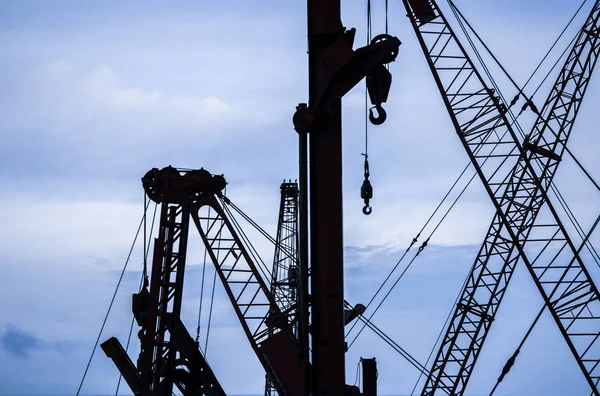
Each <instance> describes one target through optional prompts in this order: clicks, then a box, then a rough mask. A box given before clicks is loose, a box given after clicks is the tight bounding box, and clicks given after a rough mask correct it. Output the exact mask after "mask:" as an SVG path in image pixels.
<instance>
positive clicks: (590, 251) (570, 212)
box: [551, 185, 600, 267]
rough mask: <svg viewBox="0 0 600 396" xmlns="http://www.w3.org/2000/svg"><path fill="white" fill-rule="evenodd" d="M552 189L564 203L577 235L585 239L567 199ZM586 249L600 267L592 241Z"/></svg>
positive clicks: (555, 189)
mask: <svg viewBox="0 0 600 396" xmlns="http://www.w3.org/2000/svg"><path fill="white" fill-rule="evenodd" d="M551 187H552V192H554V194H555V195H556V197H557V198H558V200H559V202H560V201H562V203H564V206H563V208H565V211H566V212H567V217H569V220H571V223H573V224H575V225H576V226H575V230H576V231H577V234H578V235H579V237H580V238H582V239H583V236H584V232H583V227H581V224H580V223H579V221H577V219H576V218H575V214H574V213H573V211H572V210H571V208H570V206H569V204H568V203H567V201H566V199H565V198H564V197H563V195H562V194H561V193H560V191H558V189H557V188H556V187H555V186H554V185H552V186H551ZM562 203H561V205H562ZM586 248H587V250H588V252H589V253H590V255H591V256H592V259H594V262H595V263H596V265H598V266H599V267H600V261H599V258H600V256H598V252H597V251H596V248H595V247H594V245H592V243H591V242H590V241H588V242H587V244H586Z"/></svg>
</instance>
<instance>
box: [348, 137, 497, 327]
mask: <svg viewBox="0 0 600 396" xmlns="http://www.w3.org/2000/svg"><path fill="white" fill-rule="evenodd" d="M507 133H508V131H505V132H504V134H503V135H502V137H501V139H502V138H504V136H505V135H506V134H507ZM497 147H498V143H497V144H496V145H495V147H494V148H493V149H492V151H491V152H492V153H493V152H494V150H495V149H496V148H497ZM488 159H489V158H486V159H485V160H484V161H483V164H485V163H486V162H487V161H488ZM470 166H471V163H470V162H469V163H468V164H467V166H466V167H465V168H464V169H463V171H462V172H461V174H460V175H459V176H458V178H457V179H456V180H455V181H454V184H452V186H451V187H450V190H448V192H447V193H446V195H445V196H444V198H442V201H441V202H440V203H439V204H438V206H437V207H436V209H435V210H434V211H433V213H432V214H431V216H430V217H429V219H428V220H427V222H426V223H425V225H424V226H423V227H422V228H421V230H420V231H419V233H418V234H417V236H416V237H415V238H413V240H412V241H411V243H410V245H409V246H408V248H407V249H406V250H405V251H404V253H403V254H402V256H401V257H400V259H399V260H398V261H397V262H396V265H394V267H393V268H392V270H391V271H390V273H389V274H388V276H387V277H386V278H385V280H384V281H383V283H382V284H381V286H380V287H379V289H377V291H376V292H375V295H373V297H372V298H371V299H370V300H369V303H368V304H367V305H366V308H368V307H369V306H370V305H371V304H372V303H373V300H375V298H376V297H377V295H378V294H379V293H380V292H381V290H382V289H383V287H384V286H385V284H386V283H387V282H388V280H389V279H390V277H391V276H392V275H393V273H394V272H395V271H396V269H397V268H398V266H399V265H400V263H401V262H402V261H403V260H404V257H405V256H406V254H407V253H408V251H409V250H410V249H411V248H412V246H413V245H414V244H415V243H416V242H417V240H418V238H419V237H420V236H421V233H422V232H423V231H424V230H425V228H426V227H427V225H428V224H429V223H430V221H431V220H432V219H433V217H434V215H435V214H436V213H437V211H438V210H439V209H440V207H441V206H442V204H443V203H444V202H445V200H446V199H447V198H448V196H449V195H450V193H451V192H452V190H453V189H454V187H455V186H456V185H457V183H458V182H459V180H460V179H461V178H462V177H463V175H464V173H465V172H466V171H467V169H468V168H469V167H470ZM475 176H477V173H476V172H475V173H473V175H472V176H471V178H470V179H469V181H468V183H467V184H466V185H465V186H464V187H463V189H462V190H461V192H460V193H459V195H458V196H457V198H455V200H454V202H453V203H452V204H451V205H450V207H449V209H447V210H446V213H445V214H444V215H443V216H442V219H441V220H440V221H438V223H437V225H436V226H435V228H434V230H433V232H431V233H430V235H429V237H428V238H427V241H429V239H431V237H432V236H433V234H434V233H435V231H436V230H437V229H438V228H439V227H440V225H441V223H442V222H443V221H444V219H445V218H446V217H447V216H448V214H449V213H450V211H451V210H452V209H453V208H454V206H455V205H456V203H457V201H458V199H460V198H461V197H462V195H463V194H464V193H465V191H466V190H467V188H468V187H469V186H470V185H471V183H472V182H473V180H474V179H475ZM426 244H427V242H425V245H426ZM409 265H410V264H409ZM406 269H408V267H407V268H406ZM406 269H405V271H404V272H406ZM398 280H399V279H398ZM398 280H397V281H396V283H398ZM396 283H394V285H395V284H396ZM392 288H393V286H392ZM390 291H391V290H390ZM388 294H389V292H388ZM386 296H387V295H386ZM357 324H358V322H354V324H353V325H352V327H350V330H348V333H347V334H346V337H348V336H349V335H350V333H351V332H352V330H353V329H354V328H355V327H356V325H357ZM363 329H364V326H363ZM361 332H362V329H361ZM359 334H360V332H359ZM355 339H356V338H355Z"/></svg>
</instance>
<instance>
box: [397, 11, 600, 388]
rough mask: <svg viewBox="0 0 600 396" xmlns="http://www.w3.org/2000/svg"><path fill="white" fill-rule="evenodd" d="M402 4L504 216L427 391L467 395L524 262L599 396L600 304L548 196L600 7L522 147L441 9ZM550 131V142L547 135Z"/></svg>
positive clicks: (594, 46)
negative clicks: (500, 307)
mask: <svg viewBox="0 0 600 396" xmlns="http://www.w3.org/2000/svg"><path fill="white" fill-rule="evenodd" d="M403 3H404V6H405V8H406V9H407V11H408V16H409V18H410V20H411V23H412V26H413V28H414V31H415V33H416V34H417V38H418V39H419V42H420V44H421V47H422V49H423V52H424V54H425V56H426V59H427V62H428V64H429V66H430V69H431V71H432V73H433V76H434V78H435V81H436V84H437V86H438V88H439V90H440V93H441V94H442V97H443V99H444V103H445V105H446V107H447V109H448V112H449V114H450V117H451V120H452V122H453V124H454V127H455V129H456V131H457V133H458V136H459V138H460V140H461V143H462V144H463V146H464V148H465V150H466V151H467V154H468V155H469V158H470V160H471V162H472V164H473V165H474V167H475V169H476V171H477V173H478V175H479V176H480V178H481V180H482V182H483V183H484V186H485V188H486V191H487V192H488V194H489V195H490V198H491V199H492V202H493V204H494V206H495V207H496V211H497V214H496V217H495V219H494V221H493V223H492V225H491V227H490V230H489V232H488V236H487V237H486V240H485V242H484V245H483V246H482V248H481V250H480V253H479V254H478V258H477V260H476V263H475V266H474V268H473V270H472V272H471V275H470V277H469V280H468V284H467V287H466V288H465V291H464V293H463V296H462V299H461V302H460V303H459V304H458V306H457V308H456V311H455V312H454V317H453V320H452V322H451V325H450V327H449V328H448V331H447V333H446V336H445V338H444V341H443V343H442V346H441V348H440V351H439V353H438V355H437V357H436V361H435V363H434V365H433V367H432V370H431V373H430V375H429V376H428V378H427V380H426V383H425V387H424V389H423V392H422V393H423V394H424V395H430V394H435V393H436V391H437V390H438V389H439V390H440V391H441V392H443V393H446V394H453V395H454V394H457V395H459V394H462V393H463V392H464V388H465V386H466V383H467V381H468V379H469V376H470V374H471V371H472V369H473V366H474V364H475V361H476V359H477V356H478V353H479V351H480V349H481V346H482V344H483V342H484V340H485V337H486V335H487V331H488V330H489V327H490V325H491V322H492V321H493V318H494V314H495V312H496V310H497V308H498V305H499V304H500V301H501V298H502V296H503V294H504V291H505V289H506V286H507V284H508V282H509V280H510V277H511V275H512V271H513V269H514V266H515V265H516V263H517V261H518V260H519V258H520V259H521V260H522V261H523V262H524V263H525V265H526V267H527V269H528V271H529V272H530V274H531V275H532V277H533V280H534V281H535V283H536V285H537V287H538V289H539V291H540V293H541V295H542V297H543V299H544V301H545V303H546V304H547V306H548V308H549V311H550V312H551V314H552V316H553V318H554V320H555V321H556V323H557V325H558V327H559V329H560V331H561V333H562V335H563V337H564V338H565V340H566V342H567V344H568V346H569V348H570V350H571V352H572V353H573V355H574V356H575V359H576V361H577V363H578V364H579V366H580V368H581V369H582V372H583V374H584V375H585V377H586V379H587V381H588V383H589V384H590V386H591V388H592V390H593V393H594V394H596V395H598V394H600V393H599V392H598V390H597V388H596V387H597V383H598V380H599V379H600V368H599V367H598V365H599V363H600V350H599V349H598V347H599V346H600V344H598V341H597V340H598V336H599V335H600V316H599V315H600V301H599V297H600V296H599V294H598V289H597V287H596V286H595V284H594V283H593V281H592V279H591V277H590V275H589V273H588V271H587V269H586V268H585V266H584V264H583V261H582V260H581V257H580V256H579V250H578V249H576V247H575V246H574V244H573V242H572V241H571V240H570V238H569V237H568V235H567V233H566V231H565V228H564V226H563V225H562V223H561V221H560V219H559V218H558V215H557V213H556V211H555V209H554V207H553V206H552V204H551V202H550V201H549V200H548V197H547V190H548V188H549V187H550V183H551V181H552V177H553V176H554V172H555V170H556V167H557V166H558V163H559V162H560V159H561V156H562V153H563V151H564V148H565V145H566V143H567V140H568V136H569V133H570V131H571V128H572V124H573V120H574V118H575V115H576V114H577V111H578V109H579V105H580V103H581V99H582V97H583V94H584V92H585V89H586V87H587V84H588V82H589V76H590V74H591V72H592V70H593V67H594V65H595V63H596V60H597V53H598V17H599V12H600V11H599V8H600V7H599V6H598V2H596V4H595V5H594V7H593V10H592V13H591V14H590V17H589V18H588V20H587V21H586V25H585V27H584V29H583V30H582V32H581V34H580V35H579V37H578V40H577V42H576V44H575V47H574V48H573V51H572V52H571V54H570V55H569V57H568V58H567V63H566V65H565V67H564V68H563V70H562V72H561V74H560V76H559V79H558V82H557V84H556V85H555V86H554V88H553V90H552V92H551V94H550V96H549V98H548V100H547V102H546V105H545V106H544V110H545V111H548V113H547V114H546V116H545V118H542V117H541V116H540V118H539V119H538V121H537V122H536V124H535V126H534V128H533V131H532V133H531V134H530V135H529V136H528V137H526V140H525V142H524V143H523V145H521V144H519V141H518V139H517V136H516V134H515V132H514V130H513V128H512V127H511V124H510V123H509V121H508V119H507V117H506V112H507V108H506V106H505V105H504V104H503V103H501V101H500V99H499V98H498V97H497V96H496V94H495V92H494V90H493V89H490V88H488V86H487V85H486V83H485V82H484V80H483V78H482V77H481V75H480V74H479V72H478V71H477V69H476V68H475V66H474V64H473V63H472V61H471V60H470V59H469V56H468V55H467V53H466V51H465V50H464V48H463V47H462V45H461V44H460V42H459V41H458V39H457V38H456V36H455V35H454V32H453V31H452V29H451V28H450V26H449V25H448V22H447V20H446V19H445V17H444V15H443V14H442V13H441V11H440V10H439V8H438V6H437V4H436V2H435V1H431V0H403ZM546 130H547V131H548V132H547V134H552V136H551V139H548V140H546V139H545V138H543V137H542V133H544V132H545V131H546ZM534 164H539V168H540V169H539V170H537V171H536V170H535V169H534V167H533V165H534ZM543 207H546V208H547V210H548V212H549V213H548V215H547V216H546V217H545V218H544V219H543V221H544V222H543V224H542V223H536V222H535V220H536V217H537V216H538V214H539V212H540V209H542V208H543ZM525 248H527V249H525Z"/></svg>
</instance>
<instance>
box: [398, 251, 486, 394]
mask: <svg viewBox="0 0 600 396" xmlns="http://www.w3.org/2000/svg"><path fill="white" fill-rule="evenodd" d="M476 264H477V262H476V261H475V262H473V265H472V266H471V268H470V269H469V271H468V272H467V276H466V278H465V281H464V282H463V284H462V286H461V288H460V289H459V291H458V294H457V295H456V298H455V299H454V303H453V304H452V306H450V312H448V316H446V321H445V322H444V325H443V326H442V328H441V329H440V332H439V334H438V336H437V339H436V340H435V343H434V344H433V347H432V348H431V351H430V352H429V356H427V361H426V362H425V366H427V365H428V364H429V361H430V360H431V358H432V357H433V353H434V352H435V351H436V350H437V345H438V343H439V342H440V340H441V338H442V336H443V335H444V333H445V329H446V326H448V323H449V322H450V319H451V318H452V316H453V314H454V307H455V306H456V305H457V304H458V302H459V301H460V298H461V296H462V292H463V290H464V289H465V288H466V287H467V283H468V282H469V278H470V277H471V272H473V268H475V265H476ZM422 376H423V373H421V374H420V375H419V378H417V382H416V383H415V386H414V387H413V389H412V392H411V393H410V396H413V395H414V393H415V390H416V389H417V386H418V385H419V381H421V377H422Z"/></svg>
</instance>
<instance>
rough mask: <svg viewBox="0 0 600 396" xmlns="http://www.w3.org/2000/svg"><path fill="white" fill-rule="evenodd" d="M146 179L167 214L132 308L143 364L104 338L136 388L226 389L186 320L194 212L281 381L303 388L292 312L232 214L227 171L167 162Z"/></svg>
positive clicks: (238, 308)
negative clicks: (278, 298)
mask: <svg viewBox="0 0 600 396" xmlns="http://www.w3.org/2000/svg"><path fill="white" fill-rule="evenodd" d="M142 182H143V186H144V189H145V191H146V194H147V195H148V197H149V198H150V199H151V200H153V201H155V202H157V203H160V205H161V217H160V227H159V230H160V232H159V237H158V238H157V239H156V240H155V245H154V257H153V263H152V275H151V281H150V285H149V286H150V289H149V290H147V289H144V290H142V291H141V292H140V293H139V294H137V295H134V300H133V301H134V306H133V310H134V315H135V317H136V319H137V321H138V323H139V324H141V325H142V330H141V331H140V333H139V335H140V340H141V345H142V347H141V352H140V357H139V359H138V364H137V367H136V366H135V365H134V364H133V363H132V362H131V360H130V359H129V358H128V357H127V355H126V353H125V351H124V350H123V348H122V347H121V345H120V343H119V342H118V340H116V339H115V338H111V339H109V340H108V341H106V342H105V343H103V344H102V348H103V349H104V351H105V352H106V354H107V355H108V356H109V357H111V358H112V359H113V361H114V363H115V364H116V366H117V368H118V369H119V371H120V372H121V374H122V375H123V377H124V378H125V380H126V382H127V383H128V385H129V386H130V388H131V390H132V391H133V392H134V394H141V395H149V394H153V395H171V394H172V391H173V386H177V387H178V388H179V389H180V391H181V392H182V393H183V394H184V395H198V394H210V395H212V394H216V395H217V394H218V395H224V392H223V391H222V388H221V387H220V385H218V382H217V380H216V378H215V377H214V374H213V373H212V370H210V367H209V366H208V364H207V363H206V362H205V360H204V359H203V357H202V355H201V354H200V352H199V351H198V347H197V344H195V343H194V341H193V339H192V338H191V336H190V335H189V334H188V333H187V331H186V330H185V327H184V326H183V324H182V323H181V320H180V314H181V300H182V295H183V279H184V272H185V257H186V251H187V240H188V229H189V220H190V218H191V219H192V220H193V223H194V224H195V226H196V228H197V229H198V231H199V233H200V236H201V237H202V240H203V242H204V244H205V247H206V249H207V252H208V254H209V256H210V258H211V260H212V262H213V264H214V265H215V268H216V271H217V274H218V276H219V278H220V279H221V281H222V283H223V285H224V287H225V290H226V293H227V295H228V297H229V299H230V300H231V302H232V305H233V307H234V309H235V312H236V314H237V316H238V318H239V320H240V322H241V325H242V327H243V329H244V332H245V334H246V336H247V338H248V340H249V341H250V344H251V346H252V348H253V349H254V351H255V353H256V355H257V356H258V358H259V360H260V362H261V363H262V365H263V367H264V368H265V371H266V372H267V374H268V375H269V376H270V378H271V381H272V383H273V385H274V387H275V389H277V391H278V392H279V394H282V395H296V394H298V393H297V392H295V390H297V389H298V381H299V379H298V377H297V373H298V367H297V364H298V361H297V358H296V349H297V348H296V341H295V337H294V336H293V334H292V331H291V326H290V323H292V322H293V321H294V320H293V318H292V319H290V318H289V317H288V316H286V315H284V314H283V313H282V312H281V310H280V309H279V307H278V305H277V304H276V302H275V299H274V298H273V296H272V294H271V293H270V290H269V287H268V285H267V284H266V283H265V281H264V280H263V278H262V276H261V274H260V272H259V269H258V268H257V266H256V264H255V262H254V260H253V258H252V255H251V253H250V252H249V250H248V249H247V247H246V246H245V243H244V242H243V240H242V238H241V237H240V235H238V233H237V232H236V224H235V223H233V222H232V221H231V220H230V219H229V217H228V216H227V215H226V212H225V211H226V209H225V208H224V206H223V205H224V204H225V203H227V202H229V201H228V200H227V198H226V197H224V196H223V194H222V190H223V188H224V187H225V185H226V182H225V179H224V178H223V177H222V176H219V175H211V174H210V173H209V172H208V171H206V170H204V169H199V170H185V171H184V170H181V171H180V170H177V169H175V168H173V167H170V166H169V167H166V168H163V169H161V170H158V169H156V168H155V169H152V170H150V171H149V172H148V173H147V174H146V175H145V176H144V178H143V179H142ZM192 347H193V348H192ZM184 348H189V350H188V349H184ZM192 349H193V352H192ZM294 381H295V382H294ZM215 389H216V390H215Z"/></svg>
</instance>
